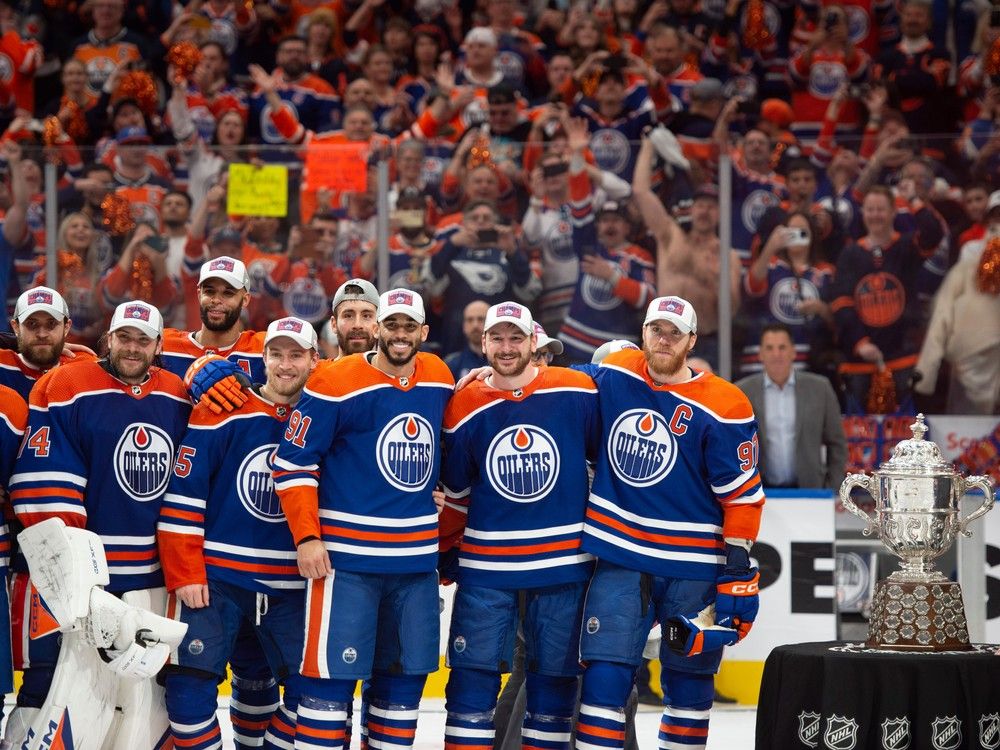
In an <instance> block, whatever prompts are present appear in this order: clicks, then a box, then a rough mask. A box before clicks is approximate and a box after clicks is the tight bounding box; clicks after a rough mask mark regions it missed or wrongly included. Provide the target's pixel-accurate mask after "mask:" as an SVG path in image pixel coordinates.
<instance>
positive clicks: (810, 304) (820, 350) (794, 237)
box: [740, 210, 833, 373]
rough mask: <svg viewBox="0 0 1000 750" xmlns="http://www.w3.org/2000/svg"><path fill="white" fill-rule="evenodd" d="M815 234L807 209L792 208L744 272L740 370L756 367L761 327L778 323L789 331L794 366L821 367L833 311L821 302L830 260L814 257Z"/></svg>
mask: <svg viewBox="0 0 1000 750" xmlns="http://www.w3.org/2000/svg"><path fill="white" fill-rule="evenodd" d="M818 247H819V238H818V237H817V230H816V226H815V224H814V222H813V221H812V220H811V219H810V217H809V214H808V213H806V212H805V211H800V210H795V211H792V212H791V213H790V214H789V215H788V218H787V219H785V221H784V222H782V223H780V224H778V225H777V226H775V227H774V229H772V230H771V233H770V236H768V238H767V241H766V242H765V243H764V246H763V247H762V248H761V251H760V253H759V254H758V255H757V257H756V258H755V259H754V262H753V263H752V264H750V268H749V270H748V271H747V273H746V275H745V276H744V277H743V292H744V295H745V296H744V302H743V308H742V311H741V312H742V314H741V315H740V320H741V322H742V327H743V328H744V330H743V331H741V333H742V334H743V337H744V341H745V343H744V346H743V357H742V362H741V365H742V372H743V373H750V372H756V371H757V370H759V369H760V359H759V357H758V354H759V349H758V344H759V342H760V337H761V335H762V332H763V331H764V330H765V328H766V327H767V326H769V325H774V324H781V325H784V326H786V327H787V328H788V332H789V335H791V337H792V342H793V344H794V354H795V367H796V369H815V370H821V369H823V368H824V366H825V364H826V362H825V360H826V359H827V354H828V351H829V348H830V347H832V345H833V336H832V334H833V315H832V313H831V312H830V306H829V305H828V304H827V303H826V302H824V299H825V298H826V297H827V296H828V293H829V286H830V284H831V283H832V281H833V266H831V265H829V264H828V263H824V262H822V261H820V260H819V258H818V254H819V253H818Z"/></svg>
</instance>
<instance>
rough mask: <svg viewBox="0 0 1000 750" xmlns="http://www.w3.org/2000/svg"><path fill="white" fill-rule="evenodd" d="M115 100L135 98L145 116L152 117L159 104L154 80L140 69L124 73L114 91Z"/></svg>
mask: <svg viewBox="0 0 1000 750" xmlns="http://www.w3.org/2000/svg"><path fill="white" fill-rule="evenodd" d="M114 98H115V101H118V100H120V99H135V101H136V104H138V105H139V109H141V110H142V112H143V114H144V115H146V117H153V116H154V115H155V114H156V111H157V108H158V106H159V95H158V93H157V91H156V82H155V81H153V78H152V76H150V75H149V73H146V72H145V71H142V70H132V71H129V72H128V73H126V74H125V75H124V76H123V77H122V80H121V83H119V84H118V90H117V91H115V97H114Z"/></svg>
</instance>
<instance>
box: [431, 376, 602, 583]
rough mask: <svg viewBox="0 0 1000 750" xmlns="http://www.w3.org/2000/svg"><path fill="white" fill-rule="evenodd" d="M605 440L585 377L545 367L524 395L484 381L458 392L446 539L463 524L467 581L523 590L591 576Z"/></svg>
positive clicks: (451, 415)
mask: <svg viewBox="0 0 1000 750" xmlns="http://www.w3.org/2000/svg"><path fill="white" fill-rule="evenodd" d="M599 441H600V421H599V414H598V405H597V386H596V385H595V384H594V381H593V380H591V378H590V377H588V376H587V375H585V374H583V373H581V372H576V371H574V370H568V369H565V368H562V367H543V368H541V369H540V371H539V373H538V375H537V376H536V377H535V379H534V380H533V381H532V382H531V383H530V384H529V385H527V386H525V387H524V388H522V389H520V390H519V391H513V392H512V391H500V390H497V389H495V388H491V387H490V386H488V385H487V384H486V383H484V382H482V381H478V380H477V381H473V382H472V383H470V384H469V385H468V386H467V387H465V388H463V389H462V390H460V391H458V392H457V393H456V394H455V396H454V397H453V398H452V399H451V402H450V403H449V404H448V409H447V411H446V412H445V418H444V437H443V445H444V463H443V464H442V466H441V483H442V485H444V491H445V495H446V496H447V501H446V506H445V509H444V511H443V512H442V514H441V536H442V538H448V537H450V536H452V535H454V534H456V533H457V531H458V530H459V529H461V528H462V527H463V526H464V529H465V530H464V538H463V540H462V545H461V548H460V551H459V558H458V562H459V575H458V582H459V583H460V584H472V585H475V586H489V587H492V588H503V589H520V588H531V587H538V586H554V585H557V584H561V583H568V582H570V581H585V580H587V579H588V578H589V577H590V572H591V567H592V565H591V563H592V561H593V557H592V556H591V555H588V554H585V553H584V552H582V551H581V549H580V533H581V531H582V530H583V518H584V512H585V510H586V504H587V495H588V481H587V459H588V458H589V459H590V460H595V459H596V457H597V451H598V445H599ZM466 516H467V518H466Z"/></svg>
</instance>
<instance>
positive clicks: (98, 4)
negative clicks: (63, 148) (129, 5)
mask: <svg viewBox="0 0 1000 750" xmlns="http://www.w3.org/2000/svg"><path fill="white" fill-rule="evenodd" d="M89 8H90V11H91V13H92V16H93V22H94V27H93V28H92V29H91V30H90V31H89V32H88V33H87V34H86V36H83V37H81V38H79V39H77V40H76V41H75V42H74V43H73V47H72V56H73V57H74V58H76V59H77V60H79V61H80V62H82V63H83V64H84V67H86V69H87V93H88V94H90V95H91V96H98V95H99V94H100V93H101V90H102V89H103V88H104V84H105V83H106V82H107V81H108V79H109V78H110V76H111V74H112V72H113V71H115V70H117V69H121V68H122V67H123V66H126V65H129V64H138V63H142V62H143V61H144V60H158V59H162V55H163V51H162V50H161V49H159V48H158V45H157V46H154V45H152V44H151V43H150V42H149V40H147V39H145V38H143V37H142V36H141V35H139V34H137V33H136V32H134V31H132V30H130V29H127V28H125V26H124V25H122V19H123V17H124V14H125V0H94V2H92V3H91V4H90V6H89Z"/></svg>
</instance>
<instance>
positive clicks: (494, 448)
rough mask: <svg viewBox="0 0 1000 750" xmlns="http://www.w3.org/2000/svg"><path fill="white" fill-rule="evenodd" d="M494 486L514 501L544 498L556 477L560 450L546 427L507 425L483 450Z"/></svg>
mask: <svg viewBox="0 0 1000 750" xmlns="http://www.w3.org/2000/svg"><path fill="white" fill-rule="evenodd" d="M486 473H487V475H488V477H489V481H490V483H491V484H492V486H493V489H494V490H496V492H497V493H498V494H499V495H501V496H502V497H505V498H507V499H508V500H511V501H513V502H515V503H531V502H534V501H536V500H538V499H540V498H542V497H545V496H546V495H547V494H548V493H549V491H550V490H551V489H552V486H553V485H554V484H555V482H556V479H557V478H558V476H559V449H558V448H557V447H556V441H555V440H553V439H552V436H551V435H549V433H547V432H546V431H545V430H543V429H541V428H539V427H535V426H533V425H528V424H519V425H514V426H513V427H508V428H507V429H505V430H503V431H502V432H501V433H500V434H498V435H497V436H496V437H495V438H494V439H493V442H492V443H490V447H489V449H488V450H487V452H486Z"/></svg>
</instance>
